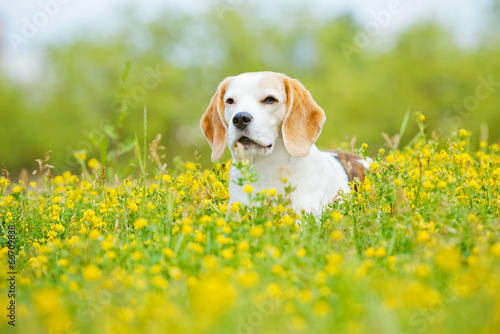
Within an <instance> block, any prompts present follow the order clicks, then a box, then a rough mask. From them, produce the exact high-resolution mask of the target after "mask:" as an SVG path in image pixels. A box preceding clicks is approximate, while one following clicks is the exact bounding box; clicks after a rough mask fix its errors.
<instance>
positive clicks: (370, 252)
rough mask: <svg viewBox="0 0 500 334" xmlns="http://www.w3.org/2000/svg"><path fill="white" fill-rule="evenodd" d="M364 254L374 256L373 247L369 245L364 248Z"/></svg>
mask: <svg viewBox="0 0 500 334" xmlns="http://www.w3.org/2000/svg"><path fill="white" fill-rule="evenodd" d="M365 255H366V257H373V256H375V249H373V248H372V247H369V248H367V249H366V250H365Z"/></svg>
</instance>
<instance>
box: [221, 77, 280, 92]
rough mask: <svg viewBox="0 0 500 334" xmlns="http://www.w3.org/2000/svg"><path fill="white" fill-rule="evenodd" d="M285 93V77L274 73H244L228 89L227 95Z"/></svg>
mask: <svg viewBox="0 0 500 334" xmlns="http://www.w3.org/2000/svg"><path fill="white" fill-rule="evenodd" d="M273 90H274V91H276V92H277V93H280V92H281V93H284V92H285V84H284V82H283V77H282V76H281V75H279V74H278V73H272V72H253V73H243V74H240V75H238V76H237V77H235V78H234V79H233V80H232V81H231V83H230V84H229V86H228V88H227V93H234V92H248V93H250V94H257V93H258V92H261V91H273Z"/></svg>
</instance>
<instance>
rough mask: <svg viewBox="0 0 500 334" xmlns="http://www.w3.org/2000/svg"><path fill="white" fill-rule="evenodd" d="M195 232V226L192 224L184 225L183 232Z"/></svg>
mask: <svg viewBox="0 0 500 334" xmlns="http://www.w3.org/2000/svg"><path fill="white" fill-rule="evenodd" d="M191 233H193V227H192V226H191V225H182V234H191Z"/></svg>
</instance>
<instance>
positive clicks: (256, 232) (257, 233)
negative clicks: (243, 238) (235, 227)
mask: <svg viewBox="0 0 500 334" xmlns="http://www.w3.org/2000/svg"><path fill="white" fill-rule="evenodd" d="M263 234H264V228H263V227H262V226H260V225H259V226H254V227H252V228H251V229H250V236H251V237H252V238H260V237H262V235H263Z"/></svg>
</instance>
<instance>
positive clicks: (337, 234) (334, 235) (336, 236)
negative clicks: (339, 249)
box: [330, 230, 344, 240]
mask: <svg viewBox="0 0 500 334" xmlns="http://www.w3.org/2000/svg"><path fill="white" fill-rule="evenodd" d="M330 238H332V239H333V240H342V239H344V236H343V235H342V232H340V231H338V230H335V231H332V233H330Z"/></svg>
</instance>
